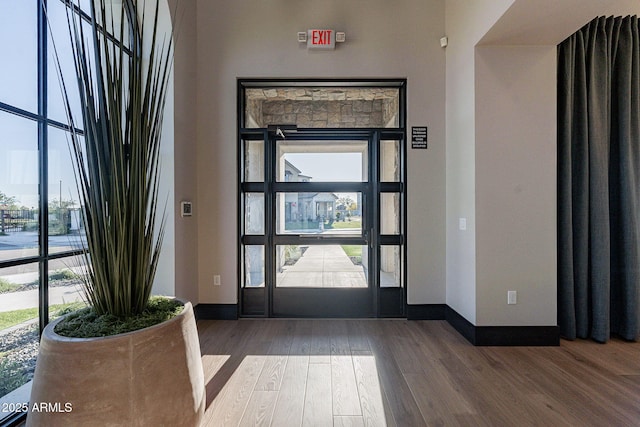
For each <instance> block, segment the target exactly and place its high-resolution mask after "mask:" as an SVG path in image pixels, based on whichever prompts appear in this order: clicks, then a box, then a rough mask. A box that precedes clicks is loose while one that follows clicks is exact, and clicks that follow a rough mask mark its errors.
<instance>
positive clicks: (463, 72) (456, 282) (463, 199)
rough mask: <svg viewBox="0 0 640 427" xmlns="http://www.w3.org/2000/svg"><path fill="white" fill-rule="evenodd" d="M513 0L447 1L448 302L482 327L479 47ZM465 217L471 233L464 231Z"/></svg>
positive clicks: (468, 230)
mask: <svg viewBox="0 0 640 427" xmlns="http://www.w3.org/2000/svg"><path fill="white" fill-rule="evenodd" d="M512 3H513V0H501V1H496V0H474V1H470V0H447V1H446V34H447V37H448V39H449V44H448V46H447V48H446V132H447V133H446V242H447V247H446V275H447V286H446V303H447V305H448V306H449V307H451V308H452V309H454V310H455V311H456V312H458V313H459V314H460V315H462V316H463V317H464V318H466V319H467V320H468V321H469V322H471V323H473V324H475V323H476V229H477V225H476V188H475V185H476V183H475V176H476V171H475V168H476V162H475V144H476V141H475V138H476V135H475V123H476V117H475V96H476V95H475V93H476V88H475V63H474V52H475V51H474V49H475V45H476V44H477V43H478V41H479V40H480V39H481V38H482V36H483V35H484V34H485V33H486V32H487V31H488V30H489V29H490V28H491V26H492V25H493V24H494V23H495V22H496V21H497V20H498V19H499V18H500V16H501V15H502V14H503V13H504V12H505V11H506V10H507V9H508V8H509V6H510V5H511V4H512ZM460 218H464V219H465V220H466V230H460V227H459V221H460Z"/></svg>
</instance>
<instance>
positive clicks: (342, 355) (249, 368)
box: [198, 319, 640, 427]
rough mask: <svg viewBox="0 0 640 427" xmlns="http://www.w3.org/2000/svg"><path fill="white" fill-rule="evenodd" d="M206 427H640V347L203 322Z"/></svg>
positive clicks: (407, 327)
mask: <svg viewBox="0 0 640 427" xmlns="http://www.w3.org/2000/svg"><path fill="white" fill-rule="evenodd" d="M198 328H199V331H200V343H201V348H202V360H203V364H204V370H205V383H206V389H207V409H206V413H205V419H204V422H203V426H224V427H231V426H283V427H295V426H321V427H325V426H384V425H387V426H398V427H414V426H423V425H429V426H431V425H434V426H438V425H442V426H457V425H464V426H529V425H531V426H567V425H575V426H634V425H638V426H640V343H627V342H622V341H619V340H612V341H611V342H609V343H608V344H606V345H602V344H597V343H594V342H590V341H576V342H570V341H562V343H561V345H560V347H473V346H472V345H471V344H469V343H468V342H467V341H466V340H465V339H464V338H462V337H461V336H460V335H459V334H458V333H457V332H456V331H455V330H454V329H453V328H452V327H451V326H450V325H449V324H448V323H446V322H444V321H406V320H381V319H378V320H278V319H269V320H248V319H247V320H238V321H199V322H198Z"/></svg>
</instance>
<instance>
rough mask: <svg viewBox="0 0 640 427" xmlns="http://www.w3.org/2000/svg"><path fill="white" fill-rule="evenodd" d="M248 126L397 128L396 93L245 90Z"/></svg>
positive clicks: (280, 89)
mask: <svg viewBox="0 0 640 427" xmlns="http://www.w3.org/2000/svg"><path fill="white" fill-rule="evenodd" d="M247 98H248V99H247V111H246V113H247V117H249V120H248V123H247V124H249V123H250V124H251V125H253V126H258V127H264V126H267V125H269V124H296V125H298V126H299V127H303V128H379V127H396V126H398V120H397V114H398V90H397V89H386V88H352V89H340V88H279V89H266V90H263V89H250V90H248V91H247Z"/></svg>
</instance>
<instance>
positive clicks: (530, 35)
mask: <svg viewBox="0 0 640 427" xmlns="http://www.w3.org/2000/svg"><path fill="white" fill-rule="evenodd" d="M603 15H604V16H610V15H614V16H625V15H640V0H515V1H514V2H513V4H512V5H511V7H510V8H509V9H507V11H506V12H505V13H504V14H503V15H502V17H500V19H498V21H497V22H496V23H495V25H494V26H493V27H492V28H491V29H490V30H489V31H488V32H487V33H486V34H485V35H484V37H483V38H482V39H481V40H480V42H479V43H478V44H480V45H557V44H559V43H560V42H562V41H563V40H564V39H566V38H567V37H569V36H570V35H571V34H573V33H574V32H576V31H577V30H578V29H580V28H581V27H582V26H583V25H585V24H586V23H588V22H589V21H591V20H592V19H594V18H596V17H597V16H603Z"/></svg>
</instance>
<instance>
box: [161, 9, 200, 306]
mask: <svg viewBox="0 0 640 427" xmlns="http://www.w3.org/2000/svg"><path fill="white" fill-rule="evenodd" d="M176 6H177V7H176ZM169 8H170V10H171V12H172V13H173V16H172V18H173V21H174V22H175V31H176V37H174V42H175V54H174V72H173V74H174V116H173V119H174V164H173V165H172V167H173V171H174V200H173V203H172V204H170V205H168V207H167V209H170V210H171V211H172V212H173V213H174V227H175V245H174V246H175V250H174V252H175V273H174V274H172V276H173V277H174V278H175V296H176V297H178V298H182V299H184V300H186V301H191V302H192V303H193V304H194V305H195V304H197V303H198V302H199V292H198V246H197V242H198V227H197V225H198V222H197V221H198V216H199V206H198V202H197V188H198V178H197V174H196V159H197V145H196V115H197V109H196V103H195V99H196V45H197V39H196V1H195V0H169ZM165 167H167V166H165ZM182 201H191V202H192V203H193V206H192V208H193V216H191V217H182V216H181V215H180V203H181V202H182Z"/></svg>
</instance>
